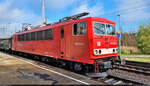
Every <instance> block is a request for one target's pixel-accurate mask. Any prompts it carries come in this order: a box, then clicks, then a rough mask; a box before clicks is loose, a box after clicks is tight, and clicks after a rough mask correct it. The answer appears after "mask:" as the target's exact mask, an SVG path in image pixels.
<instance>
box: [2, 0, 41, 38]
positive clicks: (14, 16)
mask: <svg viewBox="0 0 150 86" xmlns="http://www.w3.org/2000/svg"><path fill="white" fill-rule="evenodd" d="M13 3H14V2H13V1H11V0H6V1H5V2H1V3H0V28H1V27H7V28H8V29H7V30H6V34H12V33H14V32H15V30H16V31H19V30H21V24H22V23H31V24H32V25H37V24H41V17H39V16H37V15H36V14H34V13H33V12H30V11H26V10H24V9H20V8H17V7H15V6H14V4H13ZM0 32H1V33H0V35H1V36H2V30H0Z"/></svg>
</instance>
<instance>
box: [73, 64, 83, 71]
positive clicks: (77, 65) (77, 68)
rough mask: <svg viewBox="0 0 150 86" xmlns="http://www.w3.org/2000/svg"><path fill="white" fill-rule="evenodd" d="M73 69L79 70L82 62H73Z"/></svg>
mask: <svg viewBox="0 0 150 86" xmlns="http://www.w3.org/2000/svg"><path fill="white" fill-rule="evenodd" d="M74 70H75V71H76V72H79V71H81V70H82V64H80V63H75V64H74Z"/></svg>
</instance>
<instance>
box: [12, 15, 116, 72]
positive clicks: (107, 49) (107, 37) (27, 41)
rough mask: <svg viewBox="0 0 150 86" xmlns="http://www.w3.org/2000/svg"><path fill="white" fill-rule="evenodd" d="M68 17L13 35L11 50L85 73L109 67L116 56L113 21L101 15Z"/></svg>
mask: <svg viewBox="0 0 150 86" xmlns="http://www.w3.org/2000/svg"><path fill="white" fill-rule="evenodd" d="M87 14H88V13H82V14H78V15H75V16H69V17H65V18H63V19H61V20H60V21H59V22H57V23H55V24H49V25H46V26H43V27H38V28H36V29H32V30H27V31H23V32H19V33H16V34H14V35H13V43H12V50H13V51H17V52H23V53H28V54H32V55H39V56H42V57H41V58H46V59H49V60H50V61H54V59H55V61H56V62H59V63H62V64H61V65H65V66H67V67H68V66H69V67H70V68H72V69H74V70H75V71H81V70H84V71H86V72H88V73H91V72H93V73H94V72H95V73H100V71H102V70H105V69H109V68H111V67H112V65H113V63H114V60H116V59H117V57H118V55H117V48H118V46H117V36H116V29H115V22H113V21H110V20H108V19H105V18H100V17H87V18H82V19H79V18H80V17H81V16H84V15H87Z"/></svg>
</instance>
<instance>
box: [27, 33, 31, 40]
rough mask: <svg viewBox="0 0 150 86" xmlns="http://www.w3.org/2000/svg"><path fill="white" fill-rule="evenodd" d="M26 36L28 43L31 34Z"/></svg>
mask: <svg viewBox="0 0 150 86" xmlns="http://www.w3.org/2000/svg"><path fill="white" fill-rule="evenodd" d="M26 36H27V41H30V33H27V34H26Z"/></svg>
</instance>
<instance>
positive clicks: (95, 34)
mask: <svg viewBox="0 0 150 86" xmlns="http://www.w3.org/2000/svg"><path fill="white" fill-rule="evenodd" d="M91 28H92V29H91V32H92V35H91V34H89V36H90V38H91V40H90V46H92V47H90V57H91V59H92V60H94V64H95V72H99V71H106V70H107V69H110V68H112V66H113V62H114V61H115V60H116V59H117V57H118V55H117V51H118V45H117V35H116V28H115V22H113V21H110V20H107V19H105V18H99V17H92V21H91Z"/></svg>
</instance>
